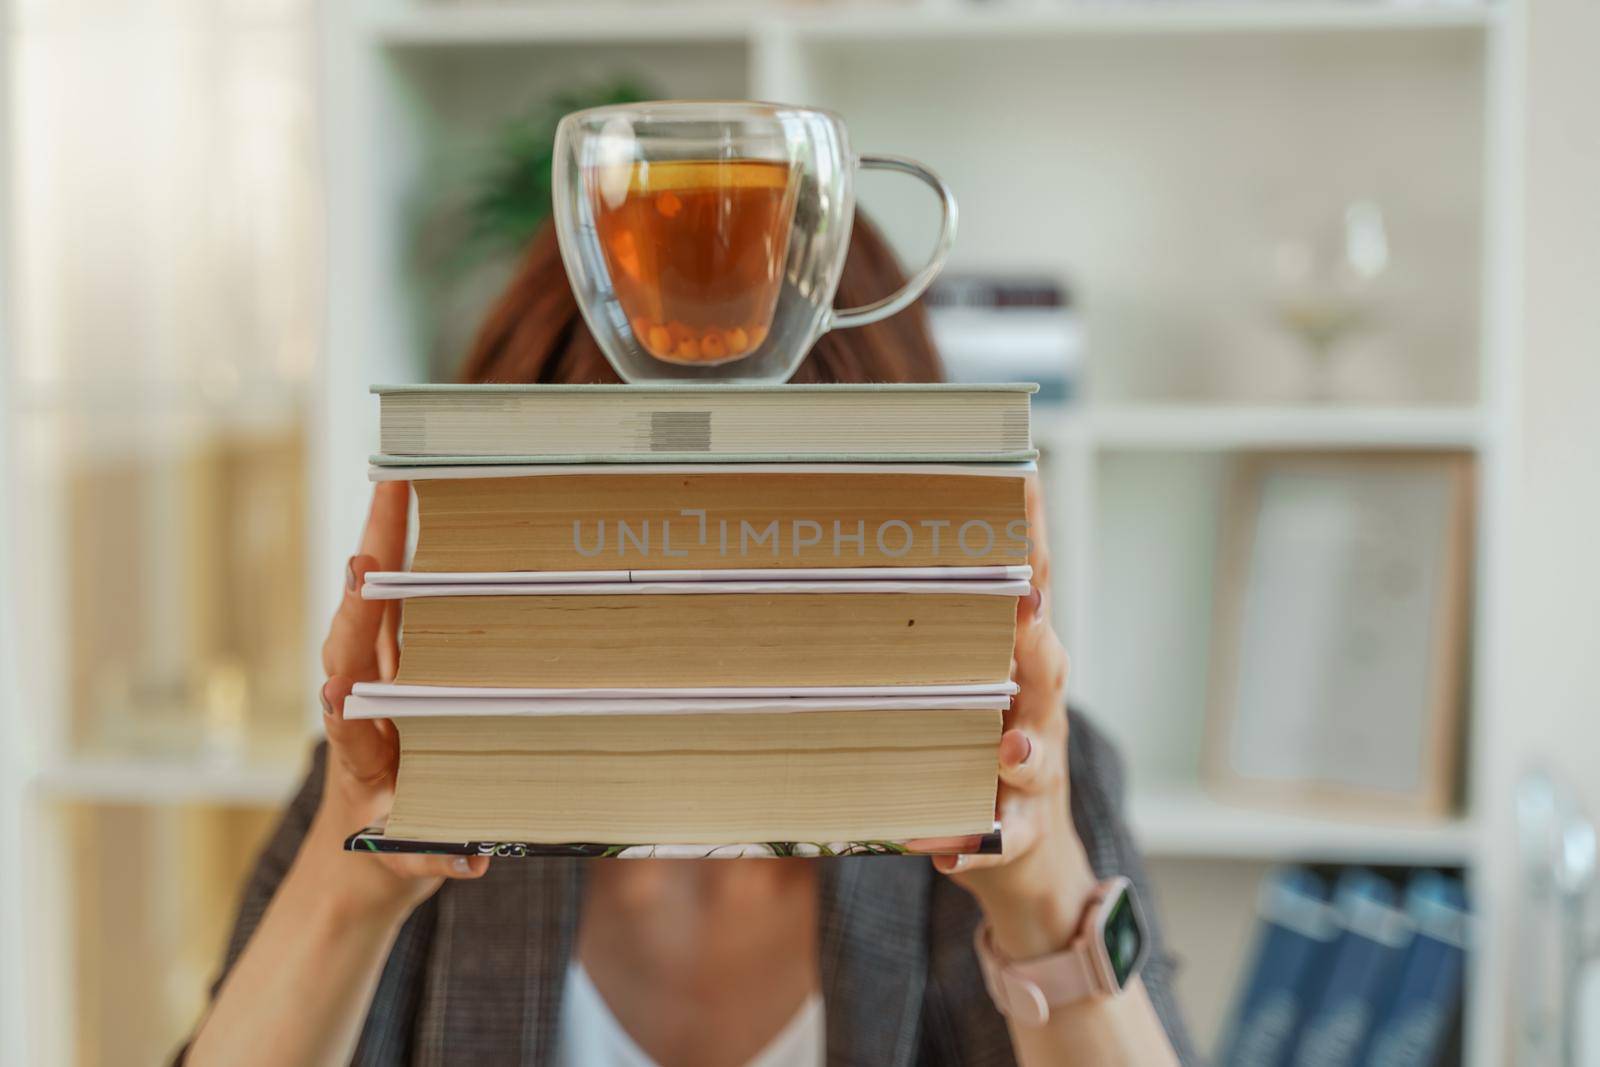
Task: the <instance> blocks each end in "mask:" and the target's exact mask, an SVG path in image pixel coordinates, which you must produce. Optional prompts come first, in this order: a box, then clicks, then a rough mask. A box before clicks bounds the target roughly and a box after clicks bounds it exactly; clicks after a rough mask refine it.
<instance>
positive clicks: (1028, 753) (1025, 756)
mask: <svg viewBox="0 0 1600 1067" xmlns="http://www.w3.org/2000/svg"><path fill="white" fill-rule="evenodd" d="M1022 743H1023V744H1024V745H1026V746H1027V747H1026V748H1024V749H1023V750H1022V758H1021V759H1020V760H1018V761H1017V766H1018V767H1026V766H1027V765H1028V761H1029V760H1031V759H1032V758H1033V738H1031V737H1029V736H1028V735H1027V734H1023V735H1022Z"/></svg>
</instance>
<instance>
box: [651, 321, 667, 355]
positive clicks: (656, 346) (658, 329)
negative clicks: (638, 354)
mask: <svg viewBox="0 0 1600 1067" xmlns="http://www.w3.org/2000/svg"><path fill="white" fill-rule="evenodd" d="M646 336H647V337H648V340H647V341H646V342H645V344H646V345H647V346H648V347H649V349H650V351H652V352H654V353H655V354H656V355H658V356H668V355H671V354H672V334H671V332H670V331H668V329H667V328H666V327H665V326H652V327H650V332H649V333H648V334H647V335H646Z"/></svg>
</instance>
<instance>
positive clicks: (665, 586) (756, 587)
mask: <svg viewBox="0 0 1600 1067" xmlns="http://www.w3.org/2000/svg"><path fill="white" fill-rule="evenodd" d="M1028 589H1029V585H1028V583H1027V582H1026V581H1020V580H1019V581H1003V582H993V581H964V582H882V581H878V582H871V581H868V582H820V581H813V582H790V581H767V582H710V581H708V582H568V583H565V584H563V583H559V582H539V583H534V582H504V583H495V584H490V583H467V582H461V583H457V584H454V585H384V584H375V583H366V582H363V583H362V585H361V596H362V597H363V598H364V599H366V600H403V599H406V598H408V597H436V596H610V595H614V594H646V593H657V594H658V593H676V594H683V595H693V594H711V593H761V594H769V593H844V594H850V593H908V594H935V593H959V594H964V595H967V596H1018V597H1019V596H1025V595H1027V592H1028Z"/></svg>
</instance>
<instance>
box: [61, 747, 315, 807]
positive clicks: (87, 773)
mask: <svg viewBox="0 0 1600 1067" xmlns="http://www.w3.org/2000/svg"><path fill="white" fill-rule="evenodd" d="M305 770H306V768H305V766H304V765H303V764H283V765H278V766H274V765H271V764H239V765H232V764H208V763H192V762H177V761H173V760H130V759H92V758H84V759H73V760H68V761H64V762H61V763H58V764H55V765H53V766H49V767H45V768H44V769H42V770H40V771H38V772H37V773H36V774H34V775H33V776H32V778H31V786H32V788H33V789H34V790H35V791H36V792H37V793H38V794H39V795H41V796H44V797H48V798H50V799H53V800H59V801H65V802H68V803H93V804H122V805H134V806H148V805H169V804H201V805H208V806H219V807H257V808H276V807H281V806H282V805H283V804H285V803H287V802H288V800H289V798H290V797H292V796H293V795H294V791H295V789H296V788H297V787H298V786H299V785H300V781H301V779H302V778H303V777H304V776H305Z"/></svg>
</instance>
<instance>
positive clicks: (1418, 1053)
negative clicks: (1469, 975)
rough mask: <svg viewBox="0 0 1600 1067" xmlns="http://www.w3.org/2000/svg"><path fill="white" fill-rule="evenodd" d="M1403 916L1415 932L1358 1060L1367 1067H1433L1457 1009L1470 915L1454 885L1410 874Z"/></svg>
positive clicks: (1426, 875)
mask: <svg viewBox="0 0 1600 1067" xmlns="http://www.w3.org/2000/svg"><path fill="white" fill-rule="evenodd" d="M1406 914H1407V915H1409V916H1410V917H1411V920H1412V922H1414V923H1415V924H1416V928H1417V933H1416V936H1415V938H1413V940H1412V942H1411V948H1410V950H1409V952H1408V953H1407V954H1406V958H1405V961H1404V963H1403V964H1402V965H1401V967H1400V979H1399V981H1398V983H1397V984H1396V985H1395V988H1394V992H1393V995H1392V996H1391V997H1390V998H1389V1007H1388V1010H1387V1012H1386V1013H1385V1014H1384V1016H1383V1018H1382V1020H1381V1021H1380V1022H1379V1023H1378V1026H1377V1029H1376V1031H1375V1033H1374V1034H1373V1038H1372V1042H1371V1043H1370V1045H1369V1046H1368V1051H1367V1054H1366V1056H1365V1058H1364V1059H1363V1061H1362V1062H1363V1063H1365V1064H1368V1065H1369V1067H1429V1065H1431V1064H1434V1063H1437V1062H1439V1058H1440V1056H1441V1054H1442V1052H1443V1049H1444V1045H1445V1042H1446V1041H1447V1040H1448V1038H1449V1033H1448V1027H1449V1025H1450V1023H1451V1021H1452V1020H1453V1019H1455V1018H1456V1016H1457V1015H1458V1014H1459V1012H1460V1010H1461V989H1462V980H1463V977H1464V975H1465V972H1466V960H1467V943H1468V926H1469V924H1470V922H1471V915H1470V913H1469V912H1468V911H1467V902H1466V894H1465V892H1464V891H1463V889H1462V886H1461V882H1460V880H1459V879H1455V878H1449V877H1446V876H1444V875H1440V874H1435V873H1432V872H1424V873H1422V874H1418V875H1416V876H1415V877H1414V878H1413V879H1412V881H1411V885H1410V886H1409V888H1408V889H1407V890H1406Z"/></svg>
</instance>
